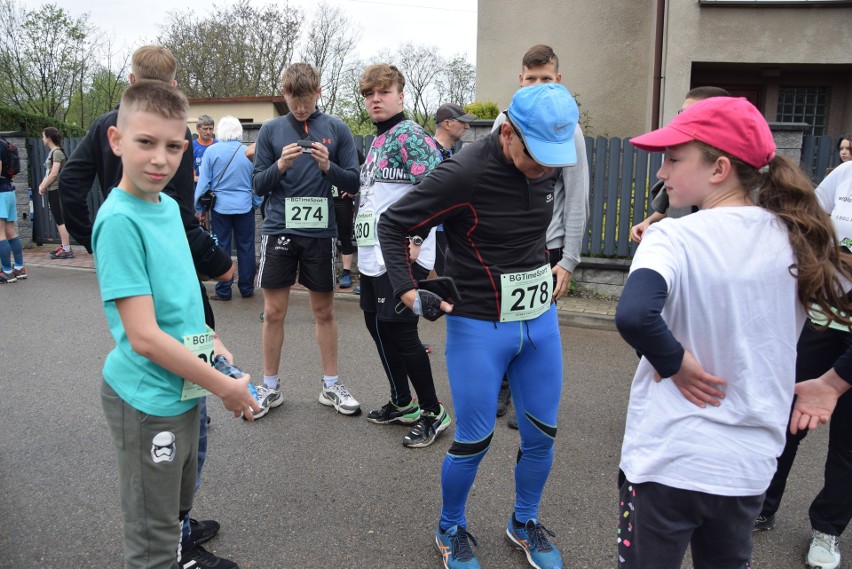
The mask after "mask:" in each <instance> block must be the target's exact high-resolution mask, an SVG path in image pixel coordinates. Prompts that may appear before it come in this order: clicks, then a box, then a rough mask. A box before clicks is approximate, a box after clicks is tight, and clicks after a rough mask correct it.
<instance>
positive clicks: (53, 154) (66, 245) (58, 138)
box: [38, 126, 74, 259]
mask: <svg viewBox="0 0 852 569" xmlns="http://www.w3.org/2000/svg"><path fill="white" fill-rule="evenodd" d="M41 141H42V142H43V143H44V145H45V146H47V148H48V150H49V152H48V154H47V160H45V161H44V170H45V176H44V178H43V179H42V181H41V184H39V186H38V193H39V195H40V196H43V195H45V194H47V203H48V206H49V207H50V212H51V213H52V214H53V219H54V221H56V228H57V229H58V230H59V239H60V240H61V241H62V245H60V246H59V247H57V248H56V250H54V251H51V252H50V257H51V258H52V259H72V258H74V252H73V251H72V250H71V236H70V235H68V230H67V229H65V219H64V218H63V216H62V204H61V203H59V171H60V170H62V166H63V164H65V161H66V160H67V157H66V156H65V151H64V150H63V149H62V135H61V134H59V129H58V128H55V127H52V126H49V127H47V128H45V129H44V130H43V131H42V133H41Z"/></svg>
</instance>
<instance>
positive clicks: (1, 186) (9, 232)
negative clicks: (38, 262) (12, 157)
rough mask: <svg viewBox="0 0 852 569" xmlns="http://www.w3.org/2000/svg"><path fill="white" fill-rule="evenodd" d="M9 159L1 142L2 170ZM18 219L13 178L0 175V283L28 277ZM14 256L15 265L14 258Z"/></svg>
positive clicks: (0, 167) (0, 170)
mask: <svg viewBox="0 0 852 569" xmlns="http://www.w3.org/2000/svg"><path fill="white" fill-rule="evenodd" d="M6 160H8V157H7V155H6V145H5V144H0V172H2V171H3V163H4V162H5V161H6ZM17 220H18V204H17V203H16V202H15V186H14V185H13V184H12V180H9V179H7V178H5V177H2V176H0V266H2V271H0V284H6V283H13V282H15V281H16V280H18V279H25V278H27V270H26V269H25V268H24V251H23V248H22V247H21V238H20V237H18V231H17V229H15V222H16V221H17ZM13 257H14V265H13V264H12V258H13Z"/></svg>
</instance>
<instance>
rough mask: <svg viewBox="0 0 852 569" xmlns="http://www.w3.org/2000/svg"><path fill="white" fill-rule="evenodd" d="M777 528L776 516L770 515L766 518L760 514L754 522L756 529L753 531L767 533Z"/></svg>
mask: <svg viewBox="0 0 852 569" xmlns="http://www.w3.org/2000/svg"><path fill="white" fill-rule="evenodd" d="M774 527H775V514H770V515H768V516H764V515H763V514H760V515H759V516H757V519H756V520H754V527H753V528H752V531H766V530H768V529H772V528H774Z"/></svg>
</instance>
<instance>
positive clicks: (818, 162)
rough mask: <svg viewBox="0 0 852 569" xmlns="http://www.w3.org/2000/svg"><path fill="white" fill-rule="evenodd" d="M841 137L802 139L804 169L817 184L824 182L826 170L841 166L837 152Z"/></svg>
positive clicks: (807, 137)
mask: <svg viewBox="0 0 852 569" xmlns="http://www.w3.org/2000/svg"><path fill="white" fill-rule="evenodd" d="M839 142H840V137H839V136H813V135H806V136H804V137H803V139H802V168H803V169H804V170H805V172H807V173H808V174H809V175H810V176H811V180H813V182H814V183H815V184H819V183H820V182H822V179H823V178H825V175H826V170H828V169H829V168H835V167H837V165H838V164H840V155H839V154H838V152H837V144H838V143H839Z"/></svg>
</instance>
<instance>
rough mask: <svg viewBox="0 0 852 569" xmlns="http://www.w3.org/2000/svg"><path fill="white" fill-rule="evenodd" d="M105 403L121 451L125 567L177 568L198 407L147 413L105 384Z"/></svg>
mask: <svg viewBox="0 0 852 569" xmlns="http://www.w3.org/2000/svg"><path fill="white" fill-rule="evenodd" d="M101 404H102V405H103V408H104V414H105V415H106V419H107V423H108V424H109V428H110V432H111V433H112V440H113V443H114V444H115V448H116V451H117V454H118V481H119V489H120V492H121V510H122V514H123V516H124V566H125V568H126V569H178V561H179V559H180V538H181V524H180V519H181V517H182V516H184V515H186V514H187V513H188V512H189V510H190V509H191V508H192V498H193V494H194V493H195V478H196V475H197V464H198V428H199V427H198V425H199V424H198V412H199V411H198V406H197V405H196V406H195V407H193V408H192V409H191V410H189V411H187V412H186V413H183V414H181V415H177V416H174V417H156V416H154V415H146V414H145V413H142V412H140V411H138V410H136V409H134V408H133V407H131V406H130V405H128V404H127V403H125V402H124V401H123V400H122V399H121V398H120V397H119V396H118V395H117V394H116V393H115V391H114V390H113V389H112V388H111V387H110V386H109V385H108V384H107V383H106V382H103V383H102V384H101Z"/></svg>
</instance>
